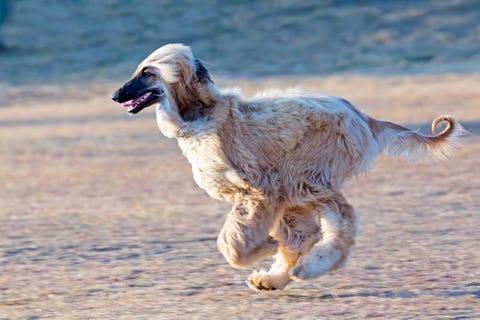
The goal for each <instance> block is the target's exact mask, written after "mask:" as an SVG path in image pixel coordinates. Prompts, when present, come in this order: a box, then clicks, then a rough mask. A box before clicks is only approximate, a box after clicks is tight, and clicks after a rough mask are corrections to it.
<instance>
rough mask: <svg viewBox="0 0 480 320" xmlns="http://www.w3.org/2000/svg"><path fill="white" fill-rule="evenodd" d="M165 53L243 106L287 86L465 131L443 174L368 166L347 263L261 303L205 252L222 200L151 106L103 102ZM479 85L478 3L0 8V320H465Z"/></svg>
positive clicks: (3, 3)
mask: <svg viewBox="0 0 480 320" xmlns="http://www.w3.org/2000/svg"><path fill="white" fill-rule="evenodd" d="M172 42H179V43H184V44H186V45H189V46H191V48H192V50H193V52H194V55H195V56H196V57H197V58H199V59H201V60H203V61H204V62H205V63H206V65H207V67H208V69H209V70H210V73H211V76H212V78H213V80H214V81H215V83H216V84H217V85H218V86H219V87H225V86H235V87H239V88H240V89H241V90H242V92H243V93H244V95H245V96H246V97H250V96H252V95H253V94H255V93H256V92H257V91H258V90H263V89H268V88H272V87H273V88H279V89H284V88H288V87H300V88H302V89H304V90H306V91H311V92H324V93H327V94H332V95H336V96H340V97H343V98H346V99H347V100H349V101H351V102H352V103H353V104H354V105H356V106H358V107H359V109H361V110H362V111H364V112H366V113H367V114H369V115H370V116H372V117H374V118H377V119H384V120H388V121H393V122H396V123H399V124H402V125H404V126H406V127H409V128H411V129H417V128H419V129H420V130H421V131H422V132H423V133H426V134H429V133H430V128H429V127H430V123H431V121H432V120H433V119H434V118H435V117H437V116H439V115H441V114H452V115H454V116H455V117H457V118H458V119H459V121H460V122H461V123H462V124H463V125H464V126H465V128H466V129H467V130H469V131H470V133H471V135H470V136H469V137H466V138H465V139H463V140H462V144H461V145H460V146H459V148H458V149H456V150H455V152H454V155H453V159H452V160H451V161H445V162H441V163H420V164H415V165H408V164H406V163H404V162H402V161H399V160H394V159H391V158H387V157H383V156H381V157H379V158H378V160H377V162H376V164H375V168H374V169H373V170H372V171H371V172H369V174H368V175H361V176H359V177H357V178H356V179H353V180H352V182H351V184H350V185H349V186H348V187H347V188H346V190H345V194H346V197H347V199H349V201H350V202H351V203H352V204H353V206H354V207H355V208H356V209H357V210H358V215H359V217H360V233H359V236H358V238H357V243H356V245H355V246H354V248H353V251H352V253H351V256H350V259H349V262H348V263H347V265H346V266H345V267H344V268H342V269H340V270H338V271H336V272H333V273H330V274H328V275H326V276H324V277H321V278H319V279H315V280H313V281H310V282H306V283H294V284H291V285H290V286H289V287H288V288H287V290H285V291H282V292H275V293H267V294H261V295H259V294H257V293H254V292H253V291H251V290H250V289H248V288H247V287H246V285H245V280H246V278H247V277H248V275H249V273H250V272H251V270H234V269H232V268H231V267H230V266H229V265H228V264H227V263H226V261H225V260H224V259H223V257H222V256H221V255H220V253H219V252H218V251H217V249H216V244H215V241H216V237H217V234H218V232H219V230H220V228H221V226H222V224H223V222H224V219H225V215H226V213H227V212H228V211H229V210H230V208H229V205H228V204H225V203H220V202H218V201H215V200H213V199H211V198H209V197H208V196H207V195H206V194H205V192H204V191H202V190H201V189H199V188H198V187H197V186H196V185H195V183H194V182H193V179H192V174H191V167H190V165H189V164H188V162H187V160H186V159H185V158H184V157H183V155H182V153H181V151H180V149H179V148H178V146H177V142H176V141H175V140H169V139H166V138H164V137H163V136H162V135H161V133H160V132H159V131H158V128H157V125H156V122H155V109H154V108H153V107H152V108H146V109H145V110H143V111H142V112H141V113H139V114H138V115H136V116H129V115H127V113H126V112H125V110H124V108H122V107H121V106H120V105H119V104H116V103H114V102H113V101H111V99H110V97H111V94H112V92H113V91H114V90H116V89H117V88H118V87H119V86H121V84H122V83H124V82H125V81H126V80H127V79H128V78H129V77H130V75H131V73H132V72H133V71H134V70H135V68H136V65H137V64H138V63H139V62H140V61H141V60H143V59H144V58H145V57H146V56H147V55H148V54H150V53H151V52H152V51H153V50H155V49H156V48H158V47H160V46H162V45H164V44H166V43H172ZM479 72H480V0H401V1H400V0H398V1H393V0H389V1H387V0H371V1H367V0H363V1H362V0H359V1H355V0H303V1H294V0H278V1H266V0H258V1H240V0H235V1H220V0H218V1H214V0H212V1H207V0H205V1H194V0H191V1H186V0H172V1H169V0H0V319H2V320H3V319H31V320H34V319H319V318H324V319H389V320H390V319H480V303H479V299H480V282H479V279H480V273H479V271H480V250H479V249H480V248H479V243H480V238H479V232H478V230H479V228H480V225H479V221H480V219H479V213H480V137H479V133H480V90H479V88H480V73H479ZM270 262H271V261H270V260H268V259H267V260H266V261H265V262H263V263H260V264H259V265H256V266H255V267H254V268H255V269H259V268H266V267H268V265H269V263H270Z"/></svg>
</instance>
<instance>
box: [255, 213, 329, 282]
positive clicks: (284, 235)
mask: <svg viewBox="0 0 480 320" xmlns="http://www.w3.org/2000/svg"><path fill="white" fill-rule="evenodd" d="M317 216H318V213H317V212H315V211H312V210H311V208H308V209H306V208H291V209H287V210H285V212H284V214H283V217H282V219H281V220H280V221H279V223H278V225H277V228H276V229H275V231H274V232H273V234H272V235H273V236H274V238H275V239H277V240H278V241H279V249H278V252H277V254H276V255H275V257H274V259H275V260H274V263H273V264H272V266H271V267H270V270H268V271H266V270H260V271H255V272H253V273H252V274H251V275H250V277H249V278H248V281H247V284H248V286H249V287H250V288H252V289H254V290H277V289H283V288H284V287H285V286H286V285H287V284H288V283H289V282H290V281H291V278H290V270H291V269H292V268H293V267H294V266H295V265H296V263H297V260H298V258H299V257H300V256H302V255H303V254H305V253H307V252H308V251H310V249H311V248H312V246H313V245H314V244H315V243H316V242H317V241H318V239H319V231H320V227H319V225H318V223H317V220H318V218H317Z"/></svg>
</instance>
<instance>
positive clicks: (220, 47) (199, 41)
mask: <svg viewBox="0 0 480 320" xmlns="http://www.w3.org/2000/svg"><path fill="white" fill-rule="evenodd" d="M7 3H8V10H6V8H7ZM0 12H2V14H1V15H0V23H2V21H3V25H2V26H1V27H0V28H1V29H0V34H1V39H2V43H3V45H2V48H3V49H2V50H1V51H0V70H1V73H0V82H2V83H8V84H25V83H27V84H28V83H38V82H41V83H62V82H64V81H69V82H70V81H75V82H91V81H108V80H112V79H119V78H121V79H123V78H124V77H125V76H126V75H127V74H129V73H130V72H131V71H132V70H133V69H134V66H135V64H136V63H137V62H138V61H140V60H141V59H142V58H144V57H145V56H146V55H147V54H148V53H150V52H151V51H153V50H154V49H156V48H158V47H160V46H162V45H163V44H166V43H172V42H180V43H184V44H187V45H190V46H191V47H192V48H193V50H194V53H195V54H196V55H197V56H198V57H201V58H202V59H203V60H205V61H206V62H207V63H208V64H209V65H210V68H211V71H212V73H213V74H214V75H222V76H234V77H265V76H279V75H280V76H285V75H332V74H377V75H379V74H382V75H385V74H424V73H445V72H476V71H478V70H479V69H480V23H479V21H480V1H478V0H440V1H438V0H422V1H418V0H403V1H382V0H372V1H349V0H320V1H319V0H305V1H292V0H280V1H215V0H212V1H185V0H179V1H173V0H172V1H170V0H143V1H140V0H132V1H126V0H105V1H96V0H58V1H50V0H15V1H13V0H1V1H0ZM5 13H7V14H5Z"/></svg>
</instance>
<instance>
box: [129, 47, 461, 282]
mask: <svg viewBox="0 0 480 320" xmlns="http://www.w3.org/2000/svg"><path fill="white" fill-rule="evenodd" d="M144 67H151V68H156V70H157V71H158V73H159V80H158V82H157V85H158V86H159V87H161V88H162V89H163V90H164V92H165V98H164V99H163V100H162V101H161V102H160V103H159V104H158V106H157V122H158V126H159V128H160V130H161V132H162V133H163V134H164V135H165V136H167V137H169V138H176V139H178V143H179V146H180V148H181V149H182V150H183V153H184V155H185V156H186V157H187V158H188V160H189V162H190V163H191V165H192V170H193V176H194V179H195V181H196V183H197V184H198V185H199V186H200V187H201V188H202V189H204V190H205V191H206V192H207V193H208V194H209V195H210V196H212V197H213V198H216V199H219V200H222V201H227V202H230V203H231V204H232V205H233V207H232V210H231V211H230V213H229V214H228V216H227V218H226V221H225V225H224V226H223V228H222V230H221V232H220V235H219V237H218V248H219V250H220V252H221V253H222V254H223V255H224V256H225V258H226V260H227V261H228V262H229V263H230V264H231V265H232V266H233V267H236V268H244V267H248V266H250V265H251V264H253V263H255V262H257V261H259V260H261V259H263V258H265V257H268V256H274V258H275V262H274V263H273V265H272V267H271V269H270V270H269V271H260V272H254V273H253V274H252V275H251V276H250V278H249V279H248V284H249V286H250V287H252V288H253V289H256V290H273V289H283V288H284V287H285V286H286V285H287V284H288V283H289V282H290V281H292V280H302V279H310V278H314V277H317V276H320V275H322V274H325V273H326V272H328V271H330V270H334V269H336V268H338V267H340V266H341V265H342V264H343V263H344V262H345V260H346V258H347V255H348V252H349V249H350V247H351V246H352V245H353V244H354V239H355V234H356V222H355V213H354V210H353V208H352V206H350V205H349V204H348V203H347V201H346V200H345V198H344V197H343V196H342V194H341V191H342V187H343V186H344V184H345V183H346V182H347V181H348V180H349V179H351V178H352V177H354V176H355V175H357V174H359V173H361V172H365V171H367V170H368V169H369V168H370V167H371V166H372V165H373V161H374V159H375V157H376V156H378V155H379V154H380V153H381V152H382V151H383V150H386V151H387V152H388V154H390V155H392V156H395V157H403V158H405V159H407V160H412V159H417V160H418V159H422V158H426V159H444V158H445V157H446V156H448V155H449V154H450V150H451V148H452V146H454V145H455V143H456V141H457V138H458V137H459V135H460V134H461V133H462V127H461V126H460V124H459V123H458V122H457V121H456V120H455V119H454V118H453V117H450V116H444V117H441V118H439V119H438V120H436V122H435V126H436V125H437V124H438V123H439V122H446V123H447V128H446V129H445V130H444V131H443V132H442V133H440V134H437V135H434V136H424V135H421V134H419V133H417V132H413V131H410V130H408V129H406V128H403V127H401V126H399V125H396V124H393V123H390V122H384V121H378V120H374V119H372V118H370V117H369V116H367V115H366V114H364V113H362V112H360V111H359V110H358V109H356V108H355V107H354V106H352V105H351V104H350V103H348V102H347V101H345V100H343V99H340V98H337V97H332V96H327V95H321V94H305V93H301V92H298V91H286V92H283V91H271V92H268V93H264V94H263V95H259V96H257V97H255V98H253V99H251V100H246V99H244V98H243V97H241V96H240V95H239V94H237V93H233V92H222V91H220V90H218V89H217V88H216V87H215V86H214V84H213V82H211V81H210V79H209V78H208V79H201V78H198V77H197V76H196V64H195V61H194V57H193V55H192V52H191V51H190V48H189V47H186V46H183V45H180V44H171V45H166V46H164V47H161V48H159V49H158V50H156V51H155V52H153V53H152V54H151V55H150V56H149V57H147V58H146V59H145V60H144V61H143V62H141V64H140V65H139V67H138V70H137V72H140V71H141V70H142V69H143V68H144Z"/></svg>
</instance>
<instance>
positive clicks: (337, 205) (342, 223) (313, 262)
mask: <svg viewBox="0 0 480 320" xmlns="http://www.w3.org/2000/svg"><path fill="white" fill-rule="evenodd" d="M322 205H323V210H322V212H321V215H320V222H321V228H322V240H321V241H320V242H318V243H317V244H316V245H315V246H314V247H313V248H312V250H311V251H310V253H308V254H307V255H305V256H302V257H301V259H299V260H298V262H297V265H296V266H295V268H293V270H292V273H291V276H292V278H293V279H295V280H305V279H311V278H315V277H319V276H321V275H323V274H325V273H327V272H328V271H332V270H335V269H337V268H339V267H341V266H342V265H343V264H344V263H345V260H346V259H347V256H348V253H349V251H350V247H351V246H352V245H353V244H354V243H355V235H356V221H355V212H354V209H353V207H352V206H351V205H350V204H348V203H347V201H346V200H345V198H344V197H343V196H342V195H340V194H337V195H336V196H335V197H334V199H333V200H331V201H325V202H324V203H323V204H322Z"/></svg>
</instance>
